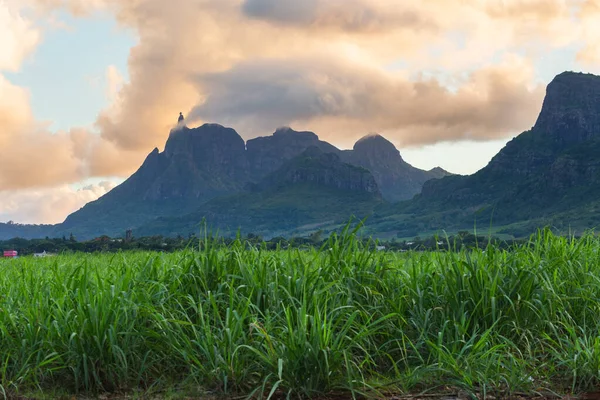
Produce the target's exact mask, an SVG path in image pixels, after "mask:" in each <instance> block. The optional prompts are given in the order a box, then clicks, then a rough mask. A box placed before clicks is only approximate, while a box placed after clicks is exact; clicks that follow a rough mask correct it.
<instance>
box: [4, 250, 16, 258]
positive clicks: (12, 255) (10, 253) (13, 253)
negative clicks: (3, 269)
mask: <svg viewBox="0 0 600 400" xmlns="http://www.w3.org/2000/svg"><path fill="white" fill-rule="evenodd" d="M18 256H19V252H18V251H16V250H4V257H6V258H17V257H18Z"/></svg>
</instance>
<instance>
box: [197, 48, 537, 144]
mask: <svg viewBox="0 0 600 400" xmlns="http://www.w3.org/2000/svg"><path fill="white" fill-rule="evenodd" d="M532 75H533V68H532V67H531V65H529V64H528V63H527V62H526V61H525V60H522V59H518V58H510V59H508V60H506V62H505V63H504V64H502V65H499V66H489V67H487V68H484V69H481V70H479V71H476V72H474V73H473V74H471V75H469V76H468V77H467V78H466V79H464V81H462V82H460V83H459V85H458V88H457V89H456V90H454V91H451V90H450V89H448V88H447V87H444V86H443V85H441V84H440V82H438V81H437V80H435V79H425V78H420V79H416V80H409V79H406V78H405V77H403V76H397V75H395V74H393V73H390V72H383V71H381V70H378V69H369V68H367V67H360V66H352V65H348V64H345V63H342V62H329V61H323V59H320V58H316V59H305V60H298V59H297V60H296V61H295V62H294V63H293V64H290V63H287V62H286V61H283V60H262V61H255V62H251V63H246V64H240V65H238V66H236V67H235V68H233V69H231V70H229V71H227V72H224V73H217V74H207V75H201V76H199V77H198V85H199V90H202V91H203V92H205V93H206V94H207V97H206V99H205V101H204V103H203V104H201V105H199V106H198V107H196V108H195V109H194V110H193V111H192V114H191V117H192V118H198V119H203V120H217V121H224V122H225V123H227V124H228V125H231V126H236V127H240V128H241V130H242V131H243V132H246V133H247V134H248V135H249V136H255V135H257V134H259V133H260V132H266V131H267V130H268V129H270V128H272V127H273V126H280V125H295V124H296V125H298V124H299V125H301V126H302V127H303V128H306V129H310V128H312V129H315V130H316V131H317V132H319V134H320V135H321V136H322V137H323V138H326V139H329V140H331V141H333V142H338V143H339V142H340V141H343V140H344V139H346V138H352V139H355V138H358V137H360V136H361V135H363V134H364V133H365V132H369V131H378V132H386V133H387V134H388V136H390V139H393V140H395V141H396V142H398V143H401V144H403V145H415V144H430V143H436V142H439V141H448V140H464V139H471V140H492V139H497V138H502V137H505V136H506V135H507V133H509V132H515V131H522V130H525V129H527V128H529V127H530V126H531V125H532V124H533V122H535V116H536V115H537V113H538V112H539V110H540V106H541V101H542V98H543V95H544V88H543V86H541V85H536V86H534V87H533V88H532V89H531V90H530V89H528V83H529V82H530V81H531V80H532V78H533V77H532ZM507 116H510V118H507Z"/></svg>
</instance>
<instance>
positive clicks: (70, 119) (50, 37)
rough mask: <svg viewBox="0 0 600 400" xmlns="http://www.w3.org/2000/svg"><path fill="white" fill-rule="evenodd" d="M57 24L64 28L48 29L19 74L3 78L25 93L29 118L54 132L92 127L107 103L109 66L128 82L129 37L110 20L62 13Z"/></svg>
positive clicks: (131, 41)
mask: <svg viewBox="0 0 600 400" xmlns="http://www.w3.org/2000/svg"><path fill="white" fill-rule="evenodd" d="M57 18H58V19H59V20H60V21H61V22H63V23H64V24H65V26H64V27H52V26H48V27H47V28H46V29H47V31H46V32H45V34H44V36H43V41H42V43H41V44H40V45H39V46H38V47H37V49H36V51H35V52H34V53H33V54H32V55H31V56H30V57H28V58H27V59H26V60H25V62H24V63H23V66H22V68H21V71H19V72H17V73H6V76H7V78H8V79H9V80H10V81H11V82H12V83H13V84H15V85H18V86H21V87H25V88H27V89H28V90H29V92H30V95H31V108H32V110H33V114H34V115H35V117H36V118H37V119H38V120H41V121H50V122H52V125H51V126H50V129H51V130H53V131H57V130H68V129H70V128H72V127H79V126H90V125H92V124H93V123H94V121H95V120H96V117H97V114H98V112H99V111H101V110H102V109H103V108H105V107H106V106H107V105H108V103H109V102H108V99H107V96H106V86H107V82H106V69H107V68H108V66H110V65H114V66H115V67H117V69H118V71H119V72H120V73H121V74H122V75H123V77H124V78H125V79H128V69H127V58H128V56H129V51H130V49H131V47H132V46H134V45H135V37H134V35H133V32H131V31H130V30H126V29H123V28H120V27H118V26H117V24H116V22H115V20H114V18H113V17H112V16H111V15H109V14H105V13H95V14H94V15H92V16H90V17H87V18H85V19H81V18H75V17H73V16H71V15H70V14H69V13H66V12H64V11H61V12H59V13H58V14H57Z"/></svg>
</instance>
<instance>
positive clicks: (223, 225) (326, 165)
mask: <svg viewBox="0 0 600 400" xmlns="http://www.w3.org/2000/svg"><path fill="white" fill-rule="evenodd" d="M383 204H384V202H383V200H382V198H381V193H380V191H379V188H378V187H377V184H376V182H375V179H374V178H373V176H372V175H371V173H370V172H369V171H367V170H365V169H364V168H360V167H356V166H353V165H349V164H345V163H343V162H342V161H341V160H340V158H339V156H337V155H336V154H333V153H323V152H322V151H320V150H319V149H318V148H316V147H312V148H309V149H308V150H307V151H305V152H304V153H303V154H301V155H300V156H298V157H296V158H294V159H292V160H290V161H289V162H287V163H285V164H284V165H283V166H282V167H280V168H279V169H278V170H276V171H274V172H273V173H271V174H269V175H268V176H267V177H265V178H264V179H263V180H262V181H261V182H259V183H257V184H254V185H250V186H249V187H248V191H246V192H244V193H240V194H237V195H233V196H227V197H221V198H217V199H214V200H212V201H209V202H208V203H206V204H204V205H203V206H201V207H200V209H199V210H198V211H196V212H194V213H190V214H188V215H184V216H180V217H170V218H169V217H164V218H158V219H156V220H154V221H152V222H150V223H148V224H145V225H143V226H142V227H140V228H139V229H137V230H136V231H134V232H135V234H137V235H148V234H157V233H158V234H163V235H174V234H190V233H198V231H199V223H200V222H202V221H203V220H206V222H207V223H208V225H210V226H211V227H213V228H218V229H219V230H220V232H221V233H222V234H225V235H233V234H235V233H236V232H237V230H238V229H239V230H241V231H242V232H244V233H248V232H253V233H257V234H261V235H263V236H268V237H272V236H278V235H292V234H301V233H302V232H303V231H305V230H306V231H310V230H314V229H315V227H316V226H322V227H328V226H332V227H333V226H337V225H339V224H341V223H343V222H344V221H347V219H348V218H349V217H350V216H351V215H354V216H356V217H360V218H362V217H365V216H368V215H370V214H372V212H373V211H374V210H375V209H376V208H378V207H380V206H382V205H383Z"/></svg>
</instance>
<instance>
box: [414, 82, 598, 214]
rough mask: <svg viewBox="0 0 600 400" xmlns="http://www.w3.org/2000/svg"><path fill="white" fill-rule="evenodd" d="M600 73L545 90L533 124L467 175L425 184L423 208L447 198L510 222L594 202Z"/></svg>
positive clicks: (419, 200)
mask: <svg viewBox="0 0 600 400" xmlns="http://www.w3.org/2000/svg"><path fill="white" fill-rule="evenodd" d="M599 155H600V77H598V76H594V75H589V74H578V73H570V72H568V73H563V74H560V75H558V76H557V77H556V78H555V79H554V80H553V81H552V82H551V83H550V84H549V85H548V88H547V91H546V98H545V100H544V103H543V106H542V110H541V112H540V115H539V117H538V119H537V122H536V124H535V126H534V127H533V128H532V129H531V130H529V131H526V132H524V133H522V134H521V135H519V136H518V137H516V138H514V139H513V140H511V141H510V142H509V143H508V144H507V145H506V146H505V147H504V148H503V149H502V150H501V151H500V152H499V153H498V154H497V155H496V156H495V157H494V158H493V159H492V160H491V161H490V163H489V164H488V165H487V166H486V167H485V168H483V169H482V170H480V171H479V172H477V173H476V174H474V175H471V176H468V177H456V178H455V179H448V178H444V179H441V180H439V181H430V182H427V183H425V185H424V186H423V190H422V195H421V196H419V199H418V200H417V201H418V202H420V204H421V206H420V208H421V209H423V210H425V209H428V208H430V207H429V206H428V204H430V203H435V202H438V203H440V202H444V203H446V204H448V205H453V206H461V207H462V208H465V207H471V206H472V207H486V206H487V207H494V208H495V215H496V216H497V217H498V218H500V219H505V220H510V219H511V218H512V217H514V216H516V215H519V214H520V213H521V210H525V211H524V212H523V213H521V214H523V215H525V214H526V215H527V216H534V215H542V214H544V213H548V212H551V211H552V212H554V211H555V210H561V209H564V208H567V207H573V206H575V205H576V204H580V203H585V202H586V201H591V200H595V196H596V194H597V192H599V191H600V185H599V184H600V174H599V173H600V156H599Z"/></svg>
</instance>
